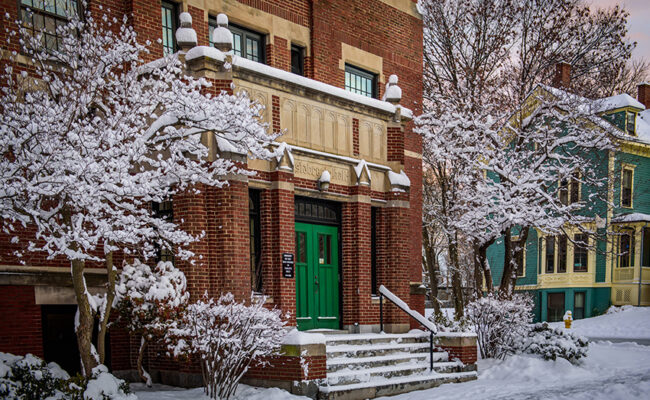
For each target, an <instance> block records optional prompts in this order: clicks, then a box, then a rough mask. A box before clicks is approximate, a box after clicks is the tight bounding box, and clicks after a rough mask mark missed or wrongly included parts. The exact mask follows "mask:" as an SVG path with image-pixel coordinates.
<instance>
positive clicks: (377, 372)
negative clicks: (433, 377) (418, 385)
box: [327, 362, 463, 387]
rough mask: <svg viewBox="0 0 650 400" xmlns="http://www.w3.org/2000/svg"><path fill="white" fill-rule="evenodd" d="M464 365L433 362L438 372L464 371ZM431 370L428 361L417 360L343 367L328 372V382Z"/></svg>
mask: <svg viewBox="0 0 650 400" xmlns="http://www.w3.org/2000/svg"><path fill="white" fill-rule="evenodd" d="M462 368H463V365H462V364H461V363H458V362H439V363H434V364H433V370H434V371H435V372H437V373H441V374H442V373H452V372H462ZM427 372H429V363H428V362H417V363H409V364H400V365H384V366H380V367H375V368H365V369H361V370H351V369H343V370H339V371H337V372H332V373H328V374H327V383H328V385H329V386H330V387H331V386H339V385H351V384H355V383H364V382H372V381H375V380H377V378H394V377H403V376H412V375H422V374H425V373H427Z"/></svg>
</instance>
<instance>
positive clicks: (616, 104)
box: [594, 93, 645, 112]
mask: <svg viewBox="0 0 650 400" xmlns="http://www.w3.org/2000/svg"><path fill="white" fill-rule="evenodd" d="M594 105H595V111H596V112H605V111H610V110H615V109H617V108H623V107H633V108H638V109H640V110H645V106H644V105H643V104H641V103H640V102H639V101H638V100H636V99H635V98H634V97H632V96H630V95H629V94H627V93H623V94H618V95H616V96H611V97H605V98H604V99H598V100H595V101H594Z"/></svg>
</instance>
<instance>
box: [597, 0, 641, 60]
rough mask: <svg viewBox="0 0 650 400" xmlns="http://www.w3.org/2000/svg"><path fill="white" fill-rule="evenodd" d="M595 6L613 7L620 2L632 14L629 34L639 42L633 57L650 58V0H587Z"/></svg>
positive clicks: (629, 20) (629, 22)
mask: <svg viewBox="0 0 650 400" xmlns="http://www.w3.org/2000/svg"><path fill="white" fill-rule="evenodd" d="M587 1H588V2H591V3H592V6H593V7H606V8H609V7H613V6H614V5H615V4H620V5H621V6H623V8H625V9H626V10H627V11H628V12H629V13H630V16H629V17H628V19H627V22H628V36H629V37H630V39H632V40H633V41H635V42H637V45H636V48H635V49H634V51H633V53H632V57H633V58H646V59H648V60H650V0H587Z"/></svg>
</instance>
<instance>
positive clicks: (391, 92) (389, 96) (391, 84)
mask: <svg viewBox="0 0 650 400" xmlns="http://www.w3.org/2000/svg"><path fill="white" fill-rule="evenodd" d="M382 100H384V101H387V102H389V103H392V104H399V102H400V100H402V89H401V88H400V87H399V86H397V75H391V76H390V77H389V78H388V83H387V84H386V91H385V92H384V97H383V98H382Z"/></svg>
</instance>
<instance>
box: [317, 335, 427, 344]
mask: <svg viewBox="0 0 650 400" xmlns="http://www.w3.org/2000/svg"><path fill="white" fill-rule="evenodd" d="M380 343H395V344H397V343H429V335H422V334H408V333H407V334H384V333H381V334H379V333H374V334H348V335H332V336H328V337H327V345H328V346H337V345H342V344H348V345H363V344H380ZM434 344H435V343H434Z"/></svg>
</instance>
